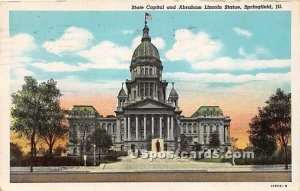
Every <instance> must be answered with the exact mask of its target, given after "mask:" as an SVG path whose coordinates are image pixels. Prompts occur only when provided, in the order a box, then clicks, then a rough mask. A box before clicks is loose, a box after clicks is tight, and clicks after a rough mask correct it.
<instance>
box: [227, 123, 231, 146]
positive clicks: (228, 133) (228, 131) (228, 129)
mask: <svg viewBox="0 0 300 191" xmlns="http://www.w3.org/2000/svg"><path fill="white" fill-rule="evenodd" d="M227 137H228V141H227V142H228V143H230V128H229V126H227Z"/></svg>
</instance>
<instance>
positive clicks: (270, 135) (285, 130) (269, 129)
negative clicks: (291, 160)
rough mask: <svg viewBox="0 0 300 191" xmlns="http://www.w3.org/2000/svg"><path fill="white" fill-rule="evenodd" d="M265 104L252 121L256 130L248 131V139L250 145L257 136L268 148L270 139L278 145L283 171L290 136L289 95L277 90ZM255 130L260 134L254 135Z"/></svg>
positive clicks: (286, 161) (286, 165) (286, 162)
mask: <svg viewBox="0 0 300 191" xmlns="http://www.w3.org/2000/svg"><path fill="white" fill-rule="evenodd" d="M265 103H266V106H265V107H263V108H262V109H260V108H259V114H258V116H256V117H257V119H254V122H255V123H256V124H258V125H257V127H256V128H252V129H250V131H249V134H250V135H249V139H250V141H251V140H252V141H253V142H252V144H253V145H254V144H256V143H255V141H256V140H257V139H258V138H259V136H262V137H263V139H262V140H263V141H266V140H267V142H268V144H269V145H271V146H270V148H272V144H273V143H272V140H271V139H274V140H273V142H276V143H278V144H279V145H280V149H281V150H282V151H283V155H284V156H283V157H284V161H285V169H287V168H288V144H289V142H290V136H291V93H285V92H284V91H283V90H281V89H277V91H276V93H275V94H273V95H271V97H270V98H269V99H268V100H267V101H266V102H265ZM255 123H254V124H255ZM250 127H251V125H250ZM253 129H254V130H253ZM256 129H259V130H258V131H260V133H256V131H255V130H256ZM261 129H263V130H261ZM257 137H258V138H257ZM270 140H271V141H270ZM259 144H262V143H261V142H260V143H259ZM270 148H268V149H270Z"/></svg>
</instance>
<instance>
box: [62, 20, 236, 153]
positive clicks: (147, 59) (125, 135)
mask: <svg viewBox="0 0 300 191" xmlns="http://www.w3.org/2000/svg"><path fill="white" fill-rule="evenodd" d="M162 71H163V65H162V62H161V59H160V56H159V52H158V50H157V48H156V47H155V45H154V44H152V42H151V37H150V36H149V28H148V26H147V25H146V24H145V26H144V29H143V37H142V39H141V43H140V44H139V45H138V47H137V48H136V49H135V51H134V52H133V55H132V60H131V65H130V73H131V79H130V80H127V81H126V82H125V87H124V84H122V88H121V90H120V91H119V94H118V96H117V103H118V106H117V108H116V111H115V114H116V115H115V116H113V115H111V116H107V117H103V116H102V115H100V114H99V113H98V112H97V111H96V109H95V108H94V107H93V106H89V105H74V106H73V108H72V109H71V110H70V111H69V112H68V115H67V118H68V121H69V141H68V155H79V153H81V152H89V151H88V149H87V148H86V147H85V145H86V142H87V141H88V140H87V137H88V135H89V134H91V133H93V132H94V131H95V129H97V128H103V129H105V130H106V131H107V132H108V134H110V135H111V136H112V140H113V149H115V150H120V151H127V150H130V149H133V150H135V149H149V145H151V141H152V139H159V140H163V149H164V150H175V149H177V148H178V147H179V148H180V142H181V140H180V138H181V137H182V135H185V136H186V137H187V140H188V141H189V145H190V148H191V149H192V148H193V147H194V146H195V145H200V146H201V149H202V150H205V149H207V148H208V144H209V138H210V134H211V133H213V132H216V133H218V135H219V138H220V149H222V150H227V149H229V146H230V133H229V132H230V120H231V119H230V118H229V117H228V116H224V115H223V112H222V110H221V109H220V107H219V106H201V107H200V108H199V109H198V110H197V111H196V112H195V113H194V114H193V115H192V116H191V117H184V116H181V115H180V114H181V112H182V111H181V109H180V107H179V105H178V99H179V96H178V93H177V91H176V90H175V87H174V83H172V89H171V91H170V92H169V95H167V92H166V89H167V86H168V82H167V81H165V80H163V79H162Z"/></svg>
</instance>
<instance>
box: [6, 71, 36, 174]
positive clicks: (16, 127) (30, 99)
mask: <svg viewBox="0 0 300 191" xmlns="http://www.w3.org/2000/svg"><path fill="white" fill-rule="evenodd" d="M24 80H25V84H24V85H23V86H22V89H21V90H19V91H18V92H17V93H13V94H12V105H13V106H12V109H11V116H12V118H13V120H12V121H13V123H12V126H11V130H13V131H15V132H17V133H19V134H20V135H22V136H25V137H26V138H27V139H28V140H30V150H31V152H30V161H31V163H30V164H31V165H30V171H31V172H32V170H33V168H32V166H33V157H34V156H35V155H36V143H37V140H38V138H37V135H38V129H39V127H40V126H41V123H42V121H41V118H42V116H41V112H40V111H41V109H42V105H41V102H40V97H41V95H40V93H39V88H38V83H37V81H36V80H35V79H34V78H32V77H28V76H26V77H25V78H24ZM34 153H35V154H34Z"/></svg>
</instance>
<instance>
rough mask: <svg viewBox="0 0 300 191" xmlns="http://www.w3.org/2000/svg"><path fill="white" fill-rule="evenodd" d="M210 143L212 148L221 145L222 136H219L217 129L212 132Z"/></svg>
mask: <svg viewBox="0 0 300 191" xmlns="http://www.w3.org/2000/svg"><path fill="white" fill-rule="evenodd" d="M208 145H209V147H210V148H212V149H216V148H218V147H220V138H219V134H218V132H217V131H214V132H212V133H211V134H210V136H209V143H208Z"/></svg>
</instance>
